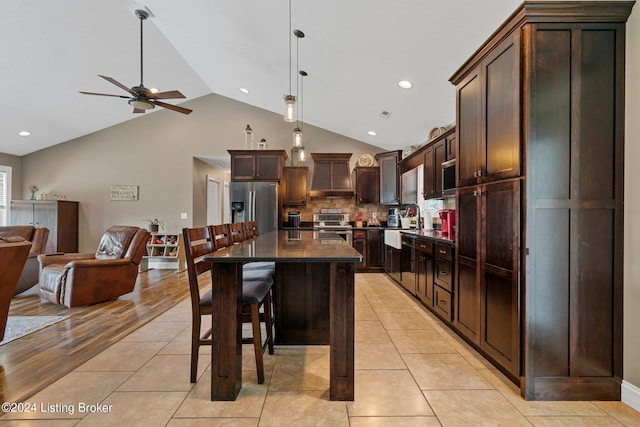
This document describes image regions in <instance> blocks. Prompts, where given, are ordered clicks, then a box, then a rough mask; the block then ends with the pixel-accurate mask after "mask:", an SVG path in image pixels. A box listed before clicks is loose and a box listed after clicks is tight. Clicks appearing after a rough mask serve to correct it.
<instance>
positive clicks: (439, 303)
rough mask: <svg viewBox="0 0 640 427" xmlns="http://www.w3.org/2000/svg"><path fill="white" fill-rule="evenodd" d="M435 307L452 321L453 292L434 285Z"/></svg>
mask: <svg viewBox="0 0 640 427" xmlns="http://www.w3.org/2000/svg"><path fill="white" fill-rule="evenodd" d="M433 307H434V308H435V310H436V311H437V312H438V313H440V314H441V315H442V316H443V317H444V318H445V319H447V321H449V322H451V319H452V317H451V292H448V291H446V290H445V289H442V288H441V287H440V286H438V285H435V286H434V287H433Z"/></svg>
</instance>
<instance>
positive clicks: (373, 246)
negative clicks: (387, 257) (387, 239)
mask: <svg viewBox="0 0 640 427" xmlns="http://www.w3.org/2000/svg"><path fill="white" fill-rule="evenodd" d="M382 245H383V239H382V230H368V231H367V267H368V268H369V269H372V268H376V269H380V268H382V258H383V256H382Z"/></svg>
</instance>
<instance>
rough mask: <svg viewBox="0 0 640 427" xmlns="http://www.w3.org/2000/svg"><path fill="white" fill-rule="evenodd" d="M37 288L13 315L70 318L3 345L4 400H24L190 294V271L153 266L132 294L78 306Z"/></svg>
mask: <svg viewBox="0 0 640 427" xmlns="http://www.w3.org/2000/svg"><path fill="white" fill-rule="evenodd" d="M35 291H37V289H34V290H31V291H27V292H26V294H27V295H19V296H17V297H15V298H14V299H13V300H12V302H11V307H10V309H9V315H10V316H60V315H66V314H68V315H69V318H68V319H66V320H63V321H62V322H58V323H56V324H54V325H51V326H49V327H47V328H44V329H42V330H40V331H37V332H34V333H32V334H30V335H27V336H25V337H22V338H20V339H17V340H15V341H11V342H9V343H7V344H4V345H2V346H0V400H1V401H3V402H20V401H24V400H25V399H28V398H29V397H31V396H32V395H33V394H35V393H37V392H38V391H40V390H42V389H43V388H45V387H46V386H48V385H50V384H51V383H53V382H55V381H56V380H58V379H59V378H61V377H62V376H64V375H66V374H67V373H69V372H71V371H72V370H74V369H75V368H77V367H78V366H80V365H82V364H83V363H84V362H86V361H87V360H89V359H90V358H92V357H93V356H95V355H97V354H98V353H100V352H101V351H103V350H104V349H106V348H107V347H109V346H110V345H111V344H113V343H115V342H117V341H118V340H120V339H121V338H123V337H124V336H126V335H128V334H130V333H131V332H133V331H134V330H136V329H138V328H139V327H140V326H142V325H144V324H145V323H147V322H149V321H150V320H152V319H154V318H155V317H156V316H158V315H160V314H162V313H164V312H165V311H166V310H168V309H169V308H171V307H174V306H175V305H176V304H178V303H179V302H181V301H183V300H184V299H186V298H189V284H188V279H187V276H186V272H182V273H176V272H175V270H148V271H146V272H144V273H140V274H139V275H138V280H137V282H136V287H135V289H134V291H133V292H131V293H130V294H127V295H124V296H122V297H120V298H118V299H116V300H112V301H108V302H105V303H101V304H95V305H89V306H82V307H74V308H72V309H68V308H66V307H64V306H60V305H56V304H52V303H41V302H40V299H39V297H38V294H37V292H35Z"/></svg>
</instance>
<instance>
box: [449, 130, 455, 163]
mask: <svg viewBox="0 0 640 427" xmlns="http://www.w3.org/2000/svg"><path fill="white" fill-rule="evenodd" d="M456 151H457V147H456V136H455V134H454V135H451V136H450V137H448V138H447V160H452V159H455V158H456Z"/></svg>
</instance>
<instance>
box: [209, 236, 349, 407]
mask: <svg viewBox="0 0 640 427" xmlns="http://www.w3.org/2000/svg"><path fill="white" fill-rule="evenodd" d="M204 259H205V261H208V262H212V263H213V269H212V270H211V283H212V289H213V291H212V294H213V295H212V304H213V318H212V328H213V331H212V333H213V335H212V339H213V349H212V352H211V400H235V399H236V397H237V396H238V393H239V392H240V389H241V388H242V344H241V342H242V333H241V328H242V324H241V322H240V312H241V296H242V295H241V292H242V265H243V264H245V263H247V262H255V261H274V262H275V263H276V265H278V264H279V263H286V264H291V263H296V264H313V267H314V268H316V269H317V268H321V269H323V270H325V271H326V272H327V275H328V277H329V284H328V285H329V307H330V308H329V322H330V339H329V345H330V359H331V362H330V372H329V376H330V386H329V395H330V399H331V400H353V394H354V372H353V371H354V354H353V348H354V335H353V334H354V263H356V262H361V261H362V256H361V255H360V253H359V252H357V251H356V250H355V249H353V248H352V247H351V246H350V245H349V244H347V243H346V242H345V241H342V240H341V239H340V237H339V236H338V235H336V239H326V238H323V239H314V235H313V232H311V231H294V232H293V233H292V231H291V230H290V231H273V232H270V233H266V234H264V235H261V236H258V237H256V238H253V239H250V240H246V241H244V242H241V243H239V244H236V245H233V246H230V247H228V248H226V249H223V250H220V251H218V252H215V253H212V254H210V255H207V256H206V257H205V258H204ZM276 268H277V267H276ZM276 322H278V319H276Z"/></svg>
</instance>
